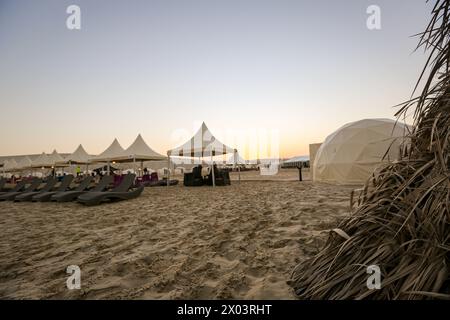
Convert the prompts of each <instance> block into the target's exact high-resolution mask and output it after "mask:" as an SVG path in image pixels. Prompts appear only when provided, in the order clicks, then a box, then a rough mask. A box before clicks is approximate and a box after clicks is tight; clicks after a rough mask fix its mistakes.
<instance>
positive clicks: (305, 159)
mask: <svg viewBox="0 0 450 320" xmlns="http://www.w3.org/2000/svg"><path fill="white" fill-rule="evenodd" d="M308 161H309V156H298V157H293V158H290V159H289V160H286V161H284V163H297V162H308Z"/></svg>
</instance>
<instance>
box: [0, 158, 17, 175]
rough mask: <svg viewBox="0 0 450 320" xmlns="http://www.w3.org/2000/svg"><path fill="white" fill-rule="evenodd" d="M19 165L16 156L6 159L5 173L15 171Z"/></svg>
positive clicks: (4, 164)
mask: <svg viewBox="0 0 450 320" xmlns="http://www.w3.org/2000/svg"><path fill="white" fill-rule="evenodd" d="M18 167H19V165H18V164H17V162H16V160H14V158H13V159H9V160H5V162H4V163H3V173H5V172H14V171H16V170H17V169H18Z"/></svg>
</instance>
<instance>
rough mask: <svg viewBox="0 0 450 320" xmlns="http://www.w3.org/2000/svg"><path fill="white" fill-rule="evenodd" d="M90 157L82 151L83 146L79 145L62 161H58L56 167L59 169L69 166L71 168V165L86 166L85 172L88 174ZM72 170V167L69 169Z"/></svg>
mask: <svg viewBox="0 0 450 320" xmlns="http://www.w3.org/2000/svg"><path fill="white" fill-rule="evenodd" d="M90 158H91V157H90V156H89V154H88V153H87V152H86V150H84V148H83V146H82V145H81V144H80V145H79V146H78V148H77V149H76V150H75V151H74V152H73V153H71V154H69V155H68V156H66V157H65V158H64V159H63V161H59V162H58V163H57V164H56V166H60V167H66V166H69V167H71V166H72V165H80V164H83V165H86V172H88V169H89V163H90ZM71 169H73V167H72V168H71Z"/></svg>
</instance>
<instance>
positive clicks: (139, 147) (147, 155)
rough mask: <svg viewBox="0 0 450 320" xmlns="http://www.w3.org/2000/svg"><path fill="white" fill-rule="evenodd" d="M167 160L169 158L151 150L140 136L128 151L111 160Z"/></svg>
mask: <svg viewBox="0 0 450 320" xmlns="http://www.w3.org/2000/svg"><path fill="white" fill-rule="evenodd" d="M165 159H167V157H166V156H163V155H162V154H159V153H157V152H156V151H155V150H153V149H152V148H150V147H149V146H148V145H147V143H145V141H144V139H143V138H142V136H141V135H140V134H139V135H138V136H137V137H136V139H135V140H134V142H133V143H132V144H131V145H130V146H129V147H128V148H127V149H126V150H124V151H123V152H122V153H121V154H119V155H118V156H116V157H113V158H111V160H113V161H116V162H132V161H157V160H165Z"/></svg>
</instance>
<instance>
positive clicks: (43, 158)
mask: <svg viewBox="0 0 450 320" xmlns="http://www.w3.org/2000/svg"><path fill="white" fill-rule="evenodd" d="M51 166H52V164H51V159H50V157H49V155H48V154H46V153H45V152H42V153H41V154H40V155H39V157H37V158H36V159H34V160H33V162H32V164H31V167H33V168H48V167H51Z"/></svg>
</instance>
